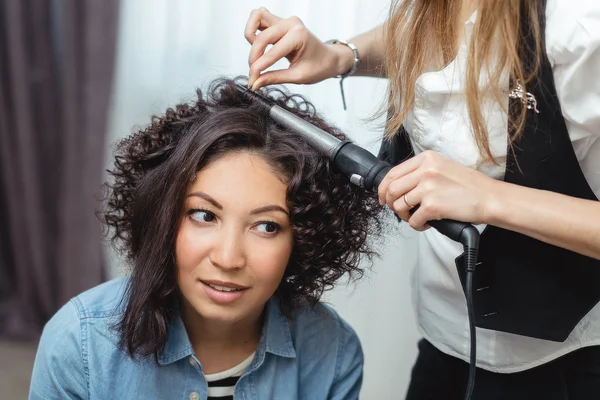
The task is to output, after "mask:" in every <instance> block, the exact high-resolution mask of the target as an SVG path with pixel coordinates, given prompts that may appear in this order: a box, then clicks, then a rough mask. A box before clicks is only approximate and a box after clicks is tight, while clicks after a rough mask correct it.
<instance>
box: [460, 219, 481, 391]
mask: <svg viewBox="0 0 600 400" xmlns="http://www.w3.org/2000/svg"><path fill="white" fill-rule="evenodd" d="M471 227H472V229H469V230H468V232H465V235H464V236H465V237H464V243H463V242H461V243H462V244H463V248H464V254H465V256H464V261H465V271H466V273H465V297H466V300H467V316H468V318H469V337H470V341H471V350H470V355H469V360H470V361H469V380H468V382H467V389H466V391H465V400H470V399H471V396H472V395H473V389H474V388H475V371H476V370H477V333H476V329H475V310H474V308H473V274H474V272H475V267H476V266H477V254H478V252H479V231H478V230H477V228H475V227H474V226H472V225H471Z"/></svg>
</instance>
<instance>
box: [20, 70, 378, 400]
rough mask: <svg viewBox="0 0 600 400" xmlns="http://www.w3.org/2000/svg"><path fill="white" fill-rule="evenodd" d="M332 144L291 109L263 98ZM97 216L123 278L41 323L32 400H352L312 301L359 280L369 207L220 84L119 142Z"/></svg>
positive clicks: (351, 357)
mask: <svg viewBox="0 0 600 400" xmlns="http://www.w3.org/2000/svg"><path fill="white" fill-rule="evenodd" d="M263 93H264V94H265V95H266V96H269V97H270V98H272V99H274V100H275V101H276V102H278V103H279V104H280V105H282V106H284V107H286V108H287V109H288V110H290V111H292V112H294V113H296V114H298V115H300V116H302V117H303V118H305V119H306V120H309V121H310V122H312V123H313V124H316V125H318V126H319V127H321V128H322V129H324V130H326V131H328V132H329V133H331V134H332V135H336V136H338V137H341V136H342V135H341V134H340V133H339V132H337V131H336V130H335V129H334V128H332V127H330V126H328V125H327V124H326V123H325V122H324V121H323V120H322V119H320V118H319V117H318V116H317V115H316V113H315V111H314V108H313V106H312V105H311V104H310V103H308V102H306V101H305V100H304V99H303V98H301V97H299V96H289V95H286V94H285V93H283V92H281V91H278V90H276V89H269V90H264V91H263ZM111 172H112V176H113V178H114V179H113V181H112V182H111V183H110V184H109V185H108V188H109V192H108V201H107V207H106V210H105V211H104V212H103V213H102V218H103V220H104V221H105V222H106V225H107V226H108V227H109V228H111V229H110V232H111V234H112V239H113V240H116V241H117V242H118V243H120V249H121V250H122V251H124V253H125V254H126V255H127V257H128V260H129V262H130V264H131V274H130V275H129V276H128V277H125V278H119V279H116V280H112V281H110V282H107V283H105V284H103V285H100V286H98V287H96V288H93V289H91V290H89V291H87V292H85V293H83V294H81V295H79V296H77V297H75V298H74V299H72V300H71V301H70V302H69V303H68V304H66V305H65V306H64V307H63V308H62V309H61V310H60V311H59V312H58V313H57V314H56V315H55V316H54V317H53V318H52V320H51V321H50V322H49V323H48V324H47V326H46V327H45V329H44V333H43V335H42V339H41V342H40V346H39V349H38V354H37V357H36V361H35V366H34V371H33V378H32V383H31V392H30V398H34V399H54V398H61V399H64V398H70V399H80V398H86V399H87V398H98V399H133V398H161V399H167V398H186V399H187V398H189V399H192V400H193V399H206V398H209V399H211V398H219V399H225V398H239V399H296V398H297V399H311V400H312V399H354V398H357V397H358V392H359V389H360V386H361V381H362V364H363V355H362V351H361V345H360V342H359V340H358V337H357V336H356V334H355V332H354V331H353V330H352V328H351V327H350V326H349V325H348V324H347V323H346V322H345V321H344V320H343V319H342V318H340V317H339V316H338V315H337V314H336V312H335V311H333V310H332V309H331V308H329V307H326V306H324V305H322V304H321V303H319V298H320V296H321V295H322V293H323V291H324V290H326V289H328V288H331V287H332V286H333V285H334V284H335V282H336V281H337V280H338V279H339V278H341V277H342V276H343V275H345V274H346V273H349V274H351V275H352V274H353V273H354V275H357V274H358V275H360V272H361V268H360V265H359V263H360V261H361V259H362V258H363V256H366V258H370V257H371V256H372V255H373V253H372V251H371V249H370V246H369V242H368V241H367V233H371V232H377V231H379V230H380V229H381V223H380V220H379V215H380V210H381V206H380V205H379V204H378V201H377V198H376V197H375V196H371V195H368V194H367V193H366V192H364V191H362V190H361V189H358V188H355V187H354V186H352V185H351V184H349V183H348V182H347V181H346V179H344V178H343V177H342V176H341V175H338V174H337V173H335V172H334V171H332V170H330V168H329V165H328V161H327V159H326V158H325V157H322V156H320V155H319V154H317V153H316V152H315V150H313V149H312V148H311V147H309V146H308V144H306V143H305V142H304V141H303V140H302V139H301V138H300V137H298V136H296V135H294V134H293V133H291V132H289V131H286V130H285V129H283V128H281V127H280V126H278V125H276V124H275V123H274V122H273V121H272V120H270V119H269V117H268V115H265V114H264V113H263V112H261V109H260V106H259V105H258V104H254V103H253V102H252V100H251V99H249V98H246V97H245V96H244V95H243V94H241V93H240V92H238V91H237V90H236V89H235V86H234V82H233V81H231V80H218V81H215V82H213V83H212V84H211V86H210V88H209V90H208V92H207V95H206V96H203V94H202V93H201V92H198V99H197V101H196V102H195V103H194V104H192V105H179V106H177V107H176V108H175V109H169V110H168V111H167V113H166V114H165V115H164V116H162V117H160V118H154V119H153V121H152V124H151V125H150V126H148V127H147V128H146V129H145V130H143V131H140V132H137V133H135V134H134V135H132V136H130V137H129V138H127V139H125V140H123V141H122V142H121V143H120V144H119V146H118V148H117V153H116V157H115V166H114V169H113V170H112V171H111Z"/></svg>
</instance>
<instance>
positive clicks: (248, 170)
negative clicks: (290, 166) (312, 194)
mask: <svg viewBox="0 0 600 400" xmlns="http://www.w3.org/2000/svg"><path fill="white" fill-rule="evenodd" d="M194 191H201V192H204V193H206V194H208V195H210V196H211V197H213V198H214V199H215V200H217V201H218V202H219V203H221V204H224V203H229V204H237V203H240V204H239V206H243V205H244V204H245V205H248V208H254V207H255V206H256V207H260V206H264V205H269V204H278V205H280V206H282V207H284V206H285V204H286V195H287V184H286V183H284V182H283V181H282V180H281V178H280V177H279V176H278V175H277V174H275V172H274V171H273V167H272V166H271V165H269V164H268V163H267V162H266V161H265V160H264V159H263V158H262V157H261V156H259V155H255V154H249V153H242V152H240V153H228V154H225V155H223V156H221V157H219V158H217V159H216V160H214V161H212V162H211V163H210V164H208V165H207V166H205V167H204V168H202V169H201V170H200V171H198V172H197V174H196V178H195V179H194V181H193V182H192V183H191V185H189V187H188V194H190V193H193V192H194ZM224 205H225V204H224Z"/></svg>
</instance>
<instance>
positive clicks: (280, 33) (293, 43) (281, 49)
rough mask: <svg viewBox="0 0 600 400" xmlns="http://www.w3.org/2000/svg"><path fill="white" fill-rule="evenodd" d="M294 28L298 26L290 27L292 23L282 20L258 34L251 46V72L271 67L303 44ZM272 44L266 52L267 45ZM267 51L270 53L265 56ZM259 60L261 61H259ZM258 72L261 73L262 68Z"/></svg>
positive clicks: (249, 56) (249, 63)
mask: <svg viewBox="0 0 600 400" xmlns="http://www.w3.org/2000/svg"><path fill="white" fill-rule="evenodd" d="M294 29H296V28H290V24H289V23H287V21H281V22H280V23H277V24H275V25H273V26H271V27H270V28H267V29H265V30H264V31H262V32H261V33H259V34H258V35H256V40H254V43H253V44H252V47H251V48H250V54H249V55H248V65H249V66H250V73H251V74H252V73H253V72H254V71H253V70H256V69H257V68H263V69H265V68H268V67H270V66H271V65H273V64H274V63H275V62H277V61H279V60H280V59H282V58H284V57H286V56H288V54H289V53H290V52H292V51H294V50H297V49H298V48H300V46H302V42H301V41H300V37H299V35H298V34H297V33H296V32H295V31H294ZM280 41H283V44H280V43H279V42H280ZM270 44H272V45H274V46H273V47H272V48H271V49H270V50H269V51H268V52H266V49H267V46H269V45H270ZM273 49H275V51H273ZM267 53H270V54H269V55H268V56H267V57H265V55H267ZM259 60H260V62H259V63H257V61H259ZM257 72H258V73H260V72H261V70H258V71H257Z"/></svg>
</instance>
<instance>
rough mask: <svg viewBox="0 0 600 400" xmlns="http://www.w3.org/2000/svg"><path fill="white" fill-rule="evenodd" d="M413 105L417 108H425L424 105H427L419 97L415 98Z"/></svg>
mask: <svg viewBox="0 0 600 400" xmlns="http://www.w3.org/2000/svg"><path fill="white" fill-rule="evenodd" d="M415 105H416V106H417V107H418V108H425V107H427V104H425V102H424V101H423V100H421V99H416V100H415Z"/></svg>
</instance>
